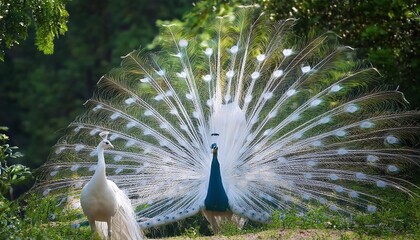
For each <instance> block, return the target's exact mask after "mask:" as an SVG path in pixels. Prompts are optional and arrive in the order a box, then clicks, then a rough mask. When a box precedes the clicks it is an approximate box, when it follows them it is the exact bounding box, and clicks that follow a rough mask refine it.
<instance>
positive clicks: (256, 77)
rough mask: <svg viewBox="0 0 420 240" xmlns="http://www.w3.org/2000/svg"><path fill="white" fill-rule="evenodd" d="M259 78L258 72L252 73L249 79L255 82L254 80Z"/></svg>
mask: <svg viewBox="0 0 420 240" xmlns="http://www.w3.org/2000/svg"><path fill="white" fill-rule="evenodd" d="M259 77H260V73H259V72H253V73H252V74H251V78H252V80H256V79H258V78H259Z"/></svg>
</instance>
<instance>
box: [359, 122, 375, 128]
mask: <svg viewBox="0 0 420 240" xmlns="http://www.w3.org/2000/svg"><path fill="white" fill-rule="evenodd" d="M373 126H374V124H373V122H371V121H363V122H361V123H360V128H372V127H373Z"/></svg>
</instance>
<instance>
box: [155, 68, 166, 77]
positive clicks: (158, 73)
mask: <svg viewBox="0 0 420 240" xmlns="http://www.w3.org/2000/svg"><path fill="white" fill-rule="evenodd" d="M156 74H157V75H159V76H161V77H163V76H165V70H162V69H161V70H159V71H157V72H156Z"/></svg>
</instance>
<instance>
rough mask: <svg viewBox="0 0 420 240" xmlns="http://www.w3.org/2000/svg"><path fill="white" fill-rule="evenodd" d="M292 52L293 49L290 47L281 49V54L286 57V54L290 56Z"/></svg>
mask: <svg viewBox="0 0 420 240" xmlns="http://www.w3.org/2000/svg"><path fill="white" fill-rule="evenodd" d="M292 54H293V50H292V49H290V48H287V49H284V50H283V55H284V57H288V56H290V55H292Z"/></svg>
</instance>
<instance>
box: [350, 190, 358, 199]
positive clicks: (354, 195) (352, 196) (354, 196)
mask: <svg viewBox="0 0 420 240" xmlns="http://www.w3.org/2000/svg"><path fill="white" fill-rule="evenodd" d="M349 196H350V197H351V198H358V197H359V194H358V193H357V192H356V191H351V192H349Z"/></svg>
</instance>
